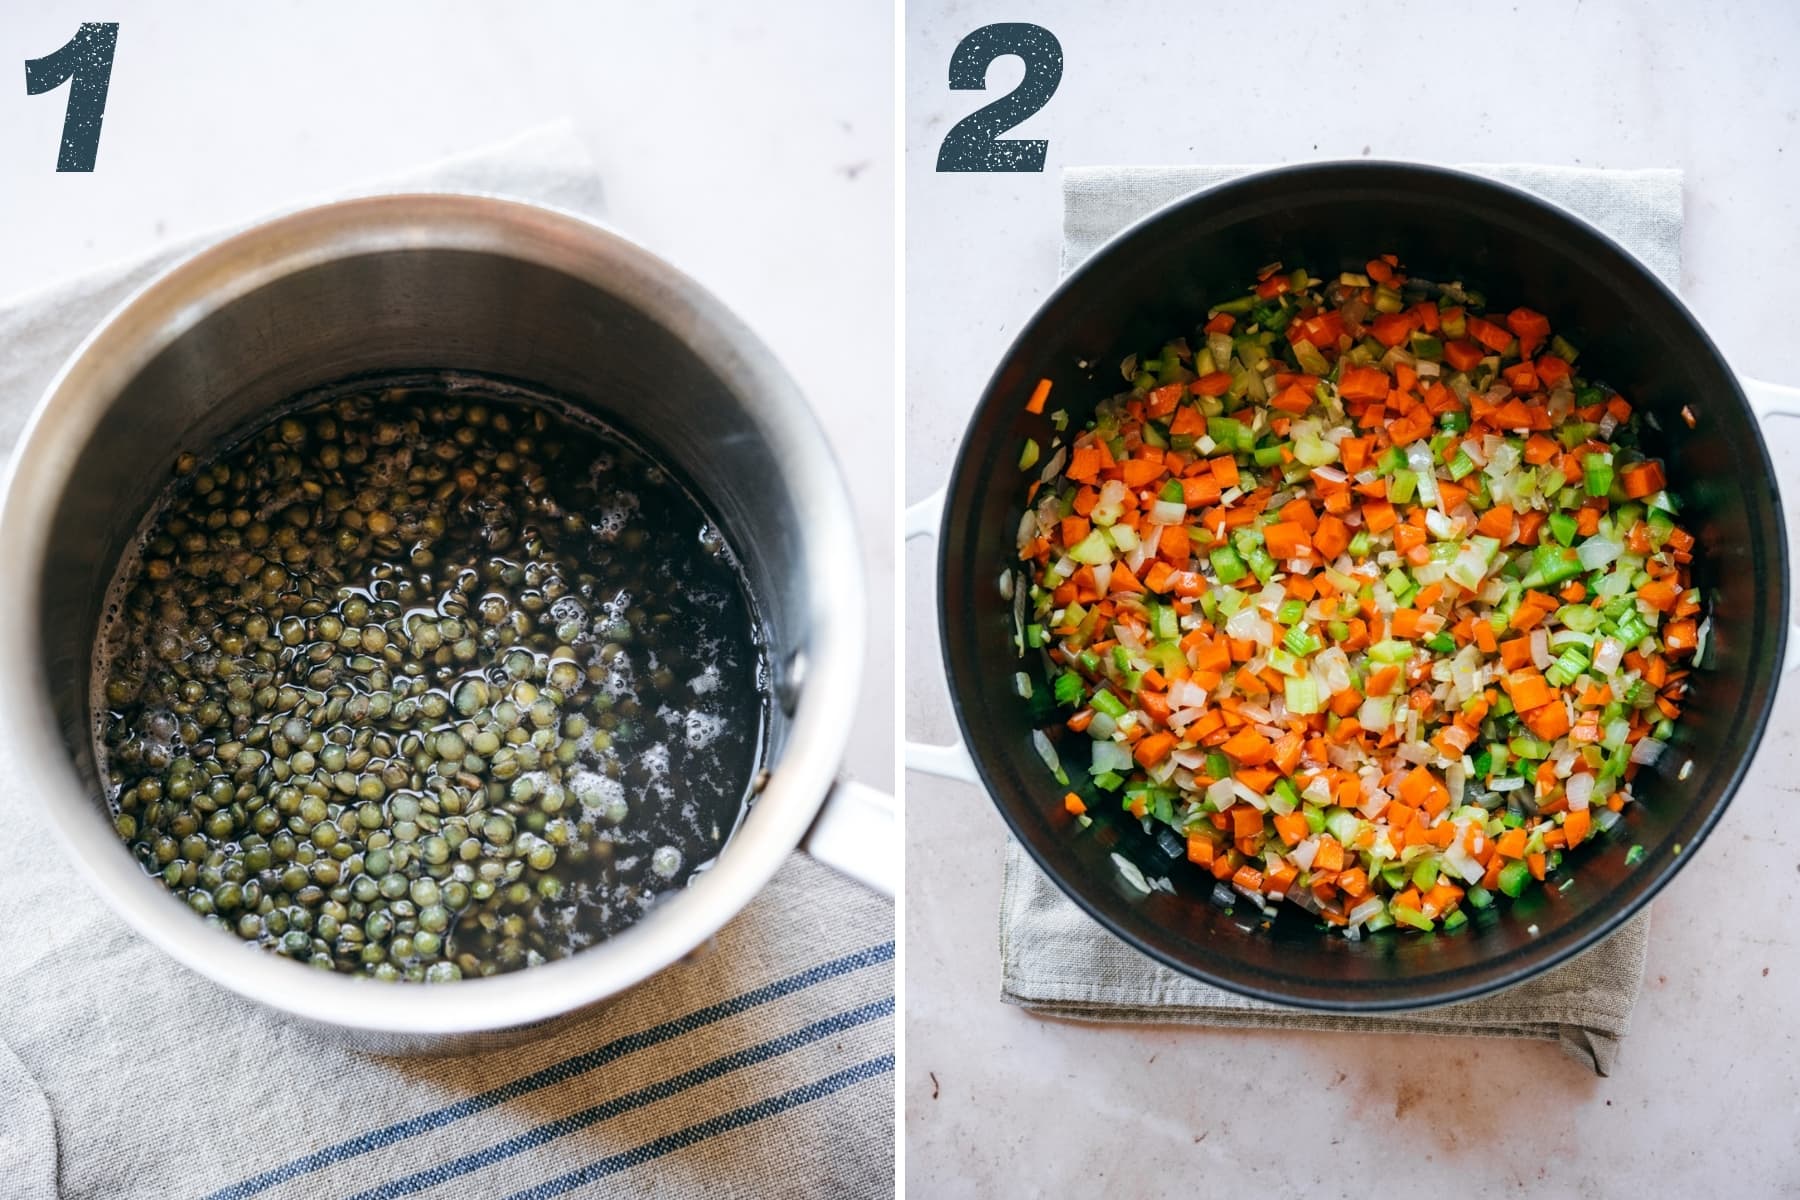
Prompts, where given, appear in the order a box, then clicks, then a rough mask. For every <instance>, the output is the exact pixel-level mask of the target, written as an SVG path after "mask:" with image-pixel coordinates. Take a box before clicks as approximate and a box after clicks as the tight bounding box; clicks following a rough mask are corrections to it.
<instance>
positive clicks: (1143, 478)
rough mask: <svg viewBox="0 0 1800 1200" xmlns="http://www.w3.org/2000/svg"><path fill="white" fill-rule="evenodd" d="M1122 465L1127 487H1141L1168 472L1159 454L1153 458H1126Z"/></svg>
mask: <svg viewBox="0 0 1800 1200" xmlns="http://www.w3.org/2000/svg"><path fill="white" fill-rule="evenodd" d="M1123 465H1124V471H1125V486H1126V487H1129V488H1141V487H1143V486H1145V485H1146V484H1149V483H1151V482H1153V481H1154V480H1156V479H1158V478H1160V477H1162V476H1163V475H1164V474H1166V473H1167V472H1168V468H1167V467H1165V466H1164V465H1163V463H1162V460H1161V457H1160V456H1159V457H1157V458H1155V459H1149V458H1128V459H1126V460H1125V462H1124V464H1123Z"/></svg>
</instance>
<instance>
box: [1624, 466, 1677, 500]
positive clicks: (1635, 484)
mask: <svg viewBox="0 0 1800 1200" xmlns="http://www.w3.org/2000/svg"><path fill="white" fill-rule="evenodd" d="M1619 481H1620V483H1621V484H1623V486H1624V488H1625V494H1626V495H1627V496H1630V497H1631V498H1632V499H1633V500H1641V499H1643V498H1644V497H1645V496H1650V495H1654V494H1655V493H1657V492H1660V491H1662V490H1663V488H1664V486H1666V483H1665V480H1664V479H1663V469H1662V464H1661V463H1654V462H1640V463H1632V464H1631V465H1630V466H1629V467H1626V468H1625V469H1624V470H1623V471H1621V472H1619Z"/></svg>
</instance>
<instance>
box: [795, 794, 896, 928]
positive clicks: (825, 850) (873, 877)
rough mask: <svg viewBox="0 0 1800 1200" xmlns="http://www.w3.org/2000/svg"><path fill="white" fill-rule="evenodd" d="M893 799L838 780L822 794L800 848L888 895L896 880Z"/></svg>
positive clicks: (892, 892)
mask: <svg viewBox="0 0 1800 1200" xmlns="http://www.w3.org/2000/svg"><path fill="white" fill-rule="evenodd" d="M895 807H896V806H895V803H894V798H893V797H892V796H890V795H888V794H887V793H886V792H884V791H882V790H880V789H879V788H872V787H870V786H869V785H868V784H866V783H857V782H856V781H855V780H853V779H840V780H838V781H837V783H836V784H834V785H832V789H831V794H830V795H828V796H826V797H825V803H824V805H823V806H822V807H821V808H820V809H819V815H818V816H817V817H816V818H814V819H813V823H812V828H811V829H809V830H807V831H806V836H805V837H804V838H802V839H801V841H800V848H801V849H802V850H805V851H806V852H807V853H808V854H810V855H812V856H813V857H814V858H816V859H818V860H819V861H820V862H822V863H824V864H825V865H826V866H828V867H830V868H831V869H832V870H834V871H836V872H837V873H838V874H840V875H848V876H849V877H850V878H851V879H854V880H856V881H857V882H858V883H860V884H863V885H864V886H866V887H870V888H873V889H875V890H876V891H878V892H880V893H881V894H882V895H884V896H887V897H888V898H890V899H892V898H893V895H894V890H895V889H896V888H897V887H898V886H899V883H900V835H899V830H898V828H897V826H898V825H899V821H898V818H897V814H896V813H895Z"/></svg>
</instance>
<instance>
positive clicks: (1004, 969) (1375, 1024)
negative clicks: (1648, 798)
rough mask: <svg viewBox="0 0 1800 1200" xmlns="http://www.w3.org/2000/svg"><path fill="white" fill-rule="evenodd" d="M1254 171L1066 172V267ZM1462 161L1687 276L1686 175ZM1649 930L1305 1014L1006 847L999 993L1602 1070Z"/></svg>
mask: <svg viewBox="0 0 1800 1200" xmlns="http://www.w3.org/2000/svg"><path fill="white" fill-rule="evenodd" d="M1254 169H1256V168H1253V167H1236V166H1188V167H1084V168H1076V169H1072V170H1069V171H1066V172H1064V174H1063V253H1062V270H1063V273H1064V274H1067V273H1068V272H1069V271H1070V270H1071V269H1072V268H1074V267H1075V266H1077V265H1078V264H1079V263H1080V262H1081V261H1082V260H1083V259H1085V258H1087V257H1088V255H1090V254H1092V253H1093V252H1094V251H1095V250H1096V249H1098V248H1099V247H1100V246H1101V245H1102V244H1103V243H1104V242H1106V241H1107V240H1108V239H1109V238H1111V237H1112V236H1113V235H1114V234H1116V233H1118V232H1119V231H1120V230H1121V229H1123V228H1125V227H1126V226H1127V225H1129V224H1131V223H1132V222H1134V221H1136V220H1138V219H1139V218H1140V217H1143V216H1145V215H1147V214H1149V213H1151V212H1153V211H1154V210H1156V209H1158V208H1160V207H1162V206H1163V205H1164V204H1167V203H1168V202H1170V201H1171V200H1175V199H1178V198H1179V197H1182V196H1186V195H1188V194H1190V193H1192V192H1195V191H1198V190H1200V189H1202V188H1206V187H1211V186H1212V185H1214V184H1217V183H1222V182H1224V181H1225V180H1227V179H1231V178H1234V177H1236V176H1238V175H1242V174H1245V173H1246V172H1249V171H1251V170H1254ZM1465 169H1467V170H1471V171H1474V172H1476V173H1478V174H1483V175H1488V176H1491V177H1493V178H1495V179H1498V180H1500V181H1502V182H1504V183H1510V184H1513V185H1514V186H1517V187H1522V188H1525V189H1527V190H1529V191H1533V192H1536V193H1537V194H1538V195H1540V196H1543V197H1544V198H1546V199H1548V200H1551V201H1554V202H1556V203H1558V204H1560V205H1562V206H1563V207H1565V208H1567V209H1569V210H1571V211H1573V212H1575V213H1577V214H1579V215H1581V216H1583V217H1585V218H1587V219H1588V220H1589V221H1592V222H1593V223H1594V224H1595V225H1597V226H1599V227H1600V228H1601V229H1603V230H1605V231H1606V232H1608V233H1609V234H1611V235H1612V236H1613V237H1614V238H1615V239H1617V240H1618V242H1619V243H1620V244H1621V245H1623V246H1624V247H1625V248H1626V249H1627V250H1629V251H1631V252H1632V253H1633V254H1635V255H1637V256H1638V258H1639V259H1640V260H1641V261H1643V262H1644V264H1645V265H1646V266H1648V267H1650V268H1651V270H1653V271H1654V272H1655V273H1656V274H1657V275H1658V276H1660V277H1661V278H1662V280H1663V281H1664V282H1665V283H1667V284H1668V285H1669V286H1670V287H1672V288H1673V287H1677V286H1678V285H1679V284H1680V281H1681V280H1680V277H1681V211H1682V210H1681V172H1679V171H1674V170H1642V171H1607V170H1592V169H1585V168H1576V167H1546V166H1529V165H1495V166H1470V167H1467V168H1465ZM1649 929H1650V914H1649V912H1648V911H1647V910H1646V911H1645V912H1643V913H1640V914H1639V915H1638V916H1636V917H1634V918H1633V919H1632V920H1631V921H1629V922H1627V923H1626V924H1625V925H1624V926H1623V927H1622V928H1620V929H1619V931H1618V932H1616V933H1614V934H1613V935H1612V936H1611V937H1609V938H1607V939H1606V940H1605V941H1603V942H1601V943H1600V944H1599V945H1598V946H1595V947H1594V948H1593V949H1591V950H1589V951H1587V952H1586V953H1584V954H1582V955H1581V956H1579V957H1578V958H1575V959H1573V960H1571V961H1570V962H1567V963H1565V964H1563V965H1562V966H1560V967H1558V968H1556V969H1555V970H1553V971H1546V972H1545V973H1543V974H1542V975H1539V976H1538V977H1536V978H1535V979H1531V980H1528V981H1526V982H1525V983H1522V984H1519V985H1518V986H1516V987H1512V988H1508V989H1506V990H1505V991H1502V992H1497V993H1495V994H1493V995H1491V996H1485V997H1483V998H1481V999H1479V1000H1471V1001H1467V1002H1465V1003H1461V1004H1451V1005H1446V1006H1444V1007H1441V1008H1435V1009H1426V1010H1419V1011H1414V1012H1405V1013H1388V1014H1377V1015H1370V1016H1344V1015H1339V1014H1333V1013H1317V1012H1308V1011H1302V1010H1298V1009H1290V1008H1283V1007H1280V1006H1278V1005H1274V1004H1268V1003H1265V1002H1263V1001H1260V1000H1252V999H1249V998H1248V997H1245V996H1239V995H1237V994H1236V993H1234V992H1227V991H1223V990H1221V989H1219V988H1215V987H1211V986H1209V985H1207V984H1204V983H1201V982H1200V981H1198V980H1196V979H1190V978H1188V977H1187V976H1185V975H1182V974H1179V973H1178V972H1175V971H1171V970H1169V969H1168V968H1167V967H1164V966H1161V965H1160V964H1158V963H1156V962H1154V961H1152V960H1151V959H1149V958H1146V957H1145V956H1144V955H1142V954H1139V953H1138V952H1137V951H1136V950H1133V949H1132V948H1131V947H1130V946H1127V945H1126V944H1125V943H1124V942H1121V941H1119V940H1118V939H1117V938H1115V937H1113V936H1112V935H1111V934H1109V933H1107V932H1106V931H1105V930H1104V929H1102V928H1101V927H1100V926H1099V925H1097V924H1095V923H1094V922H1093V921H1092V920H1091V919H1090V918H1089V917H1088V916H1087V915H1086V914H1085V913H1083V912H1082V911H1081V910H1080V909H1079V908H1077V907H1076V906H1075V905H1074V903H1072V902H1071V901H1070V900H1069V899H1068V898H1067V897H1066V896H1064V895H1063V894H1062V892H1061V891H1060V890H1058V888H1057V887H1056V885H1055V884H1053V883H1051V882H1050V880H1049V879H1048V878H1046V877H1045V876H1044V874H1043V872H1041V871H1039V870H1038V869H1037V866H1036V864H1034V863H1033V862H1032V861H1031V859H1030V857H1029V856H1028V855H1026V854H1025V852H1024V851H1023V850H1021V849H1020V848H1019V846H1018V845H1017V843H1013V842H1009V843H1008V845H1007V850H1006V874H1005V881H1004V883H1003V885H1002V892H1001V900H1000V959H1001V984H1000V994H1001V998H1002V999H1003V1000H1005V1001H1006V1002H1007V1003H1009V1004H1017V1005H1019V1006H1021V1007H1023V1008H1028V1009H1031V1010H1032V1011H1034V1012H1041V1013H1044V1014H1046V1015H1049V1016H1058V1017H1067V1018H1073V1019H1077V1020H1087V1021H1145V1022H1155V1023H1163V1024H1193V1025H1219V1026H1230V1027H1237V1028H1262V1029H1315V1030H1343V1031H1359V1030H1360V1031H1368V1032H1383V1033H1439V1034H1461V1035H1464V1036H1471V1037H1503V1038H1535V1039H1540V1040H1544V1041H1554V1042H1557V1043H1558V1044H1560V1045H1561V1046H1562V1048H1563V1049H1564V1051H1566V1052H1567V1053H1568V1054H1570V1055H1571V1056H1572V1057H1574V1058H1575V1059H1576V1060H1577V1061H1579V1062H1581V1063H1583V1064H1585V1065H1587V1066H1590V1067H1591V1068H1592V1069H1593V1070H1594V1072H1595V1073H1596V1074H1599V1075H1606V1074H1608V1073H1610V1071H1611V1070H1612V1064H1613V1062H1614V1060H1615V1059H1616V1058H1617V1057H1618V1053H1619V1043H1620V1041H1621V1040H1622V1039H1623V1038H1624V1036H1625V1032H1626V1029H1627V1028H1628V1027H1629V1025H1630V1021H1631V1009H1632V1006H1633V1005H1634V1004H1635V1003H1636V1002H1637V995H1638V989H1639V987H1640V985H1641V984H1642V982H1643V976H1644V953H1645V947H1646V944H1647V941H1648V937H1649Z"/></svg>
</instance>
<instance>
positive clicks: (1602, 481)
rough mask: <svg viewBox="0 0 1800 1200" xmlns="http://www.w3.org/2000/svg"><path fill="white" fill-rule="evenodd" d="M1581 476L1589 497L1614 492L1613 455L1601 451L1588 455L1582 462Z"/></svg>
mask: <svg viewBox="0 0 1800 1200" xmlns="http://www.w3.org/2000/svg"><path fill="white" fill-rule="evenodd" d="M1581 474H1582V482H1583V485H1584V489H1585V490H1586V492H1587V494H1588V495H1590V496H1604V495H1606V493H1608V492H1610V491H1612V485H1613V465H1612V455H1610V454H1603V453H1601V452H1599V451H1595V452H1594V453H1592V454H1590V455H1588V456H1587V457H1586V458H1584V459H1582V460H1581Z"/></svg>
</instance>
